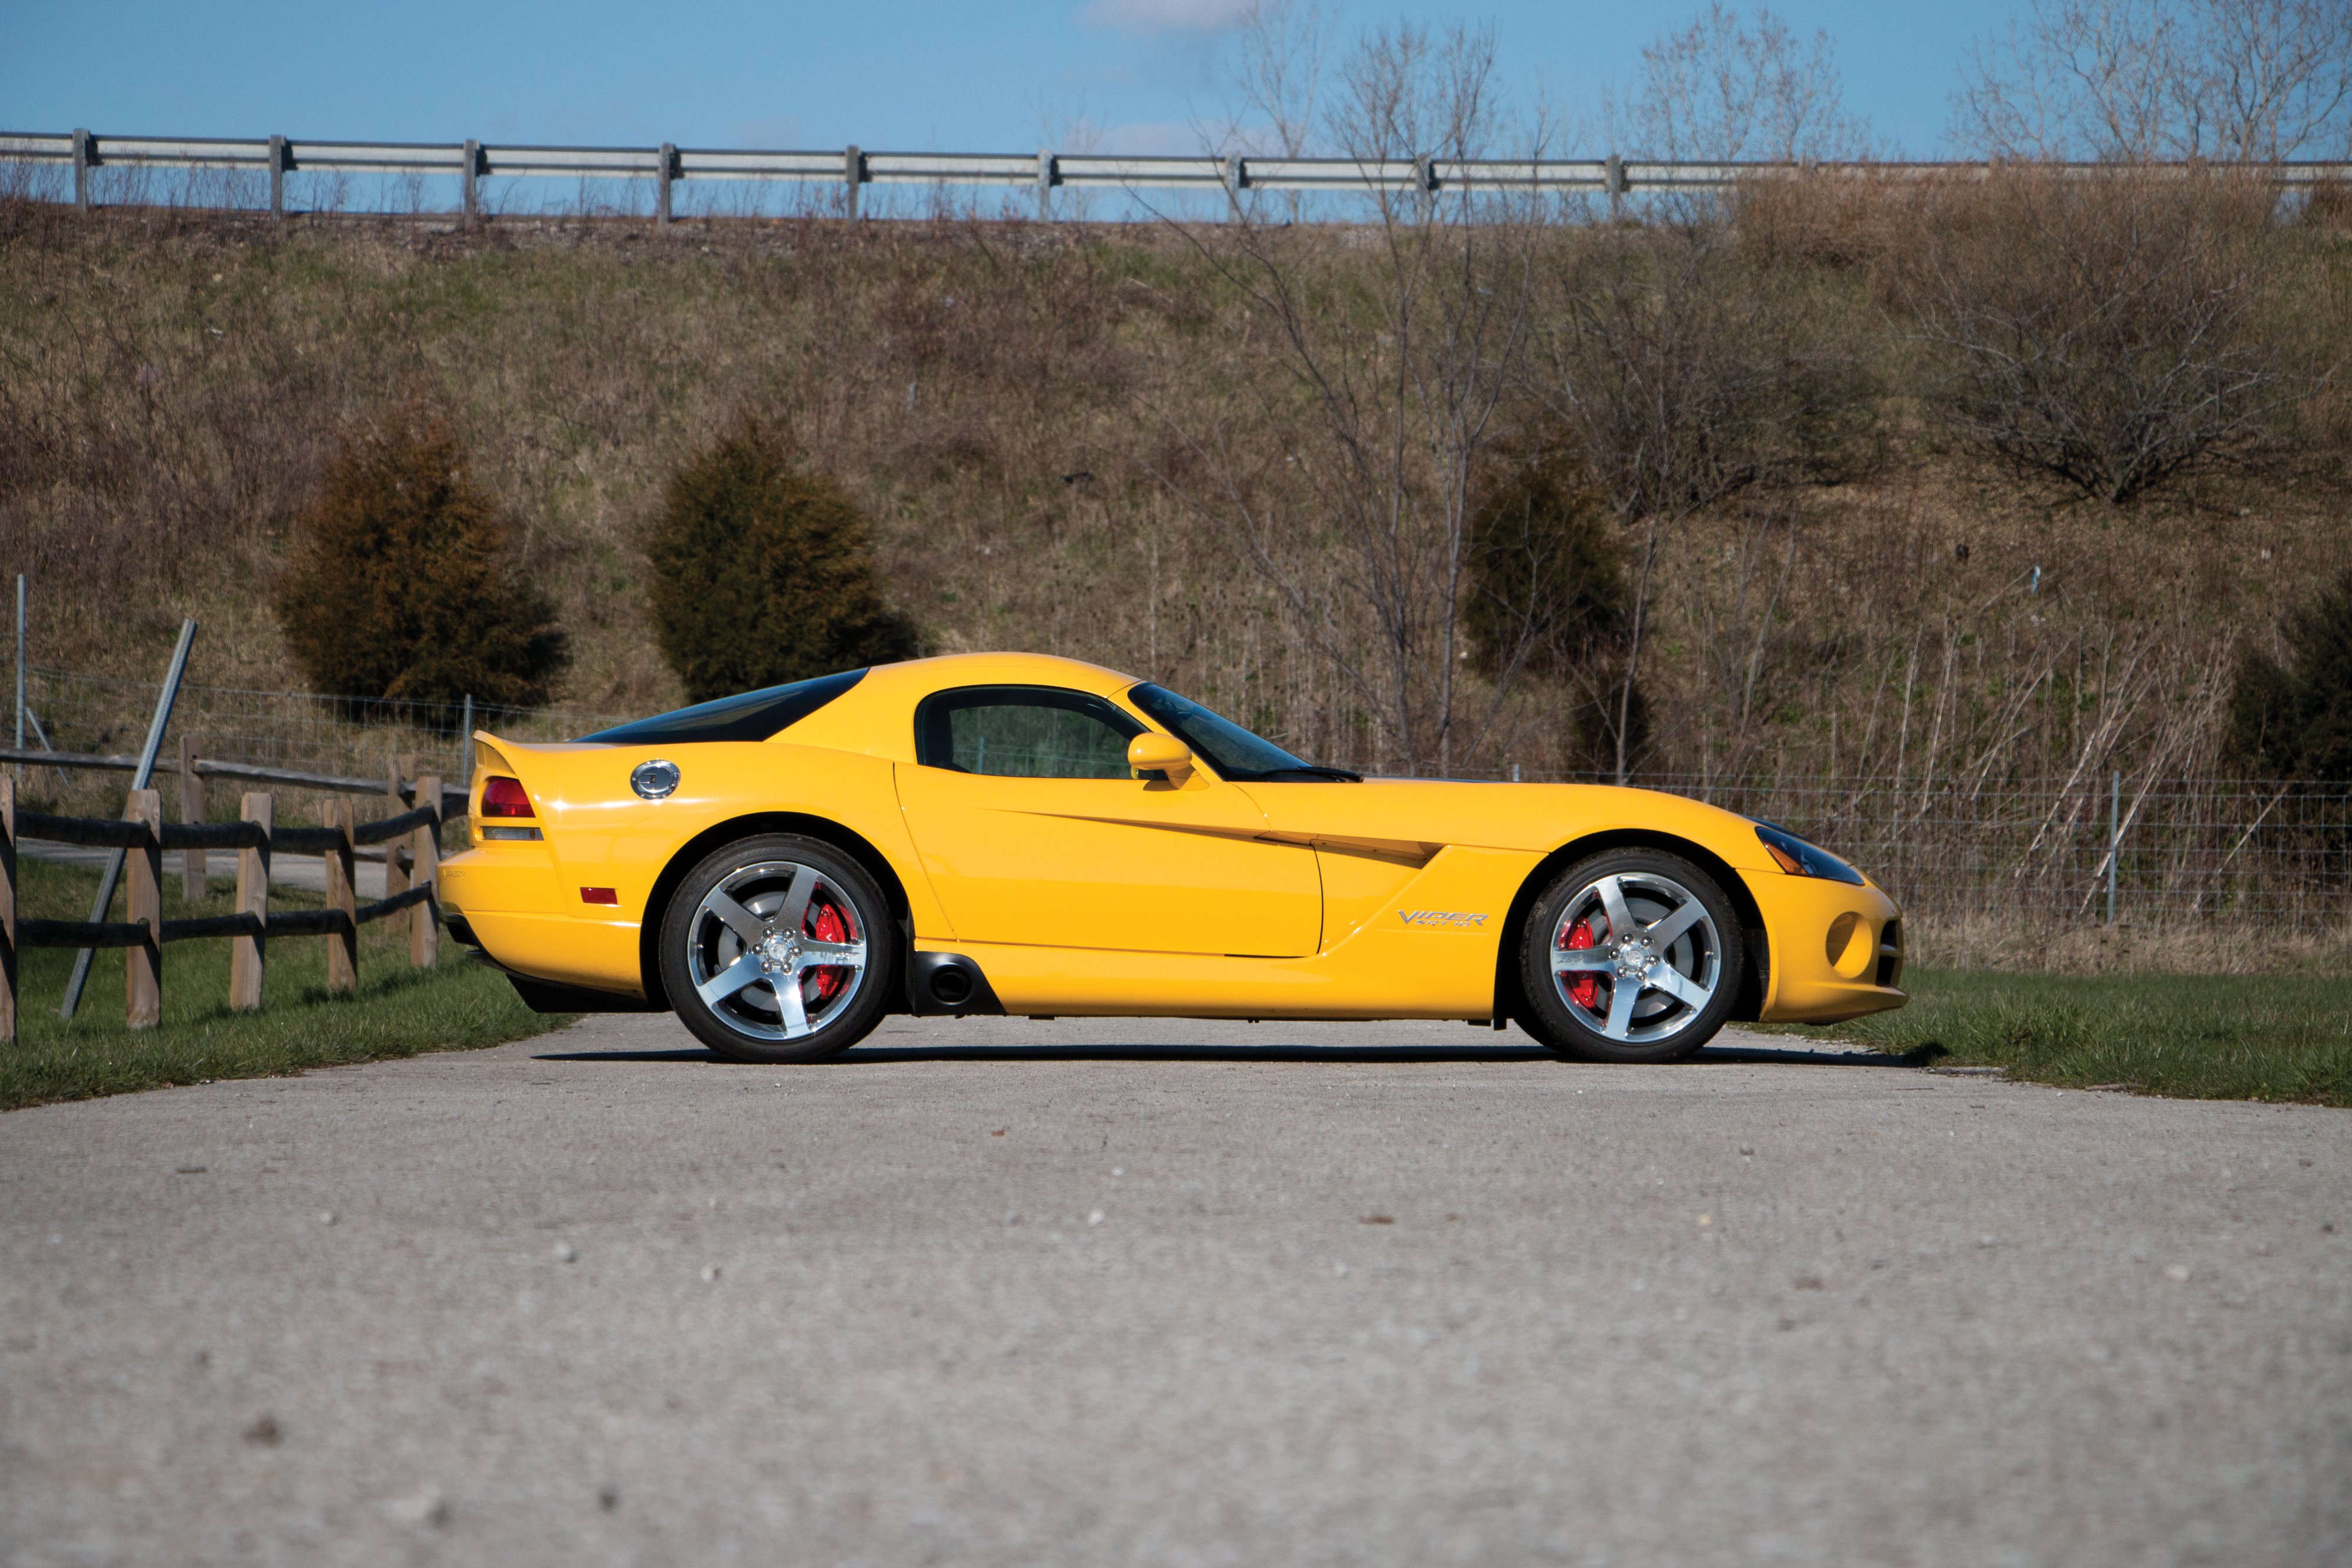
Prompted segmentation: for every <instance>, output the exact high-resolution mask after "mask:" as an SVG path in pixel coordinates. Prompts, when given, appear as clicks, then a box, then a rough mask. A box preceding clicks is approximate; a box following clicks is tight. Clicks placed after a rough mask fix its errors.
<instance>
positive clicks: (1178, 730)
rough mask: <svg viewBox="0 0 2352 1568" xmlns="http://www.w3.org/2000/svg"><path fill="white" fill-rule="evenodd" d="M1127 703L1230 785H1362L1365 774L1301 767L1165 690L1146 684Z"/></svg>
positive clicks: (1308, 764) (1270, 745) (1132, 691)
mask: <svg viewBox="0 0 2352 1568" xmlns="http://www.w3.org/2000/svg"><path fill="white" fill-rule="evenodd" d="M1127 697H1128V700H1129V702H1131V703H1133V704H1134V705H1135V706H1137V707H1139V708H1141V709H1142V710H1143V711H1144V712H1145V713H1147V714H1149V715H1150V716H1152V717H1153V718H1156V719H1158V720H1159V721H1160V723H1161V724H1164V725H1166V726H1167V727H1168V729H1169V733H1171V734H1172V735H1173V736H1175V737H1176V738H1177V739H1179V740H1181V741H1182V742H1183V743H1184V744H1185V745H1187V746H1189V747H1192V750H1193V751H1194V752H1195V753H1197V754H1198V755H1200V756H1202V757H1204V758H1208V760H1209V765H1210V766H1211V767H1213V768H1215V769H1216V770H1217V772H1218V774H1219V775H1220V776H1222V777H1223V778H1226V779H1276V780H1279V779H1343V780H1346V781H1348V782H1351V783H1360V782H1361V781H1362V776H1361V775H1360V774H1356V773H1350V772H1349V771H1348V770H1347V769H1346V768H1318V767H1317V766H1316V765H1315V764H1314V763H1312V762H1306V761H1302V760H1301V759H1299V758H1296V757H1293V756H1292V755H1291V754H1290V753H1289V752H1287V751H1285V750H1283V749H1282V747H1279V746H1276V745H1275V744H1274V742H1272V741H1270V740H1263V739H1260V738H1259V737H1256V736H1255V735H1252V734H1251V733H1250V732H1249V731H1248V730H1245V729H1244V728H1243V727H1241V726H1240V725H1237V724H1235V723H1234V721H1233V720H1232V719H1229V718H1225V717H1223V716H1220V715H1217V714H1213V713H1211V712H1210V711H1209V710H1208V709H1207V708H1204V707H1202V706H1201V705H1200V704H1199V703H1196V702H1193V701H1191V700H1190V699H1188V698H1185V697H1180V696H1178V695H1176V694H1175V693H1174V692H1171V691H1170V690H1168V689H1167V688H1166V687H1165V686H1155V685H1151V684H1150V682H1148V681H1147V682H1145V683H1144V684H1143V685H1139V686H1131V687H1129V689H1128V694H1127Z"/></svg>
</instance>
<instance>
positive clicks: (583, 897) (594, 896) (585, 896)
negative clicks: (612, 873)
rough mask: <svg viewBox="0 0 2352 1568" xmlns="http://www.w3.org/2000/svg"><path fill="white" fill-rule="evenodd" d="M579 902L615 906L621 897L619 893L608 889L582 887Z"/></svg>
mask: <svg viewBox="0 0 2352 1568" xmlns="http://www.w3.org/2000/svg"><path fill="white" fill-rule="evenodd" d="M580 902H581V903H583V904H619V903H620V902H621V895H620V894H619V893H617V892H615V891H614V889H612V888H609V887H583V888H582V889H581V890H580Z"/></svg>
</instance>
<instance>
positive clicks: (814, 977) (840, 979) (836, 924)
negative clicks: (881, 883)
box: [801, 899, 849, 1007]
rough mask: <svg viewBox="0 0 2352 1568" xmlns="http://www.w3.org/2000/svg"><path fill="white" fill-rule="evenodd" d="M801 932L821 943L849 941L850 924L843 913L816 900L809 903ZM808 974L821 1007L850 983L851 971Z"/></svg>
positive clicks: (833, 969)
mask: <svg viewBox="0 0 2352 1568" xmlns="http://www.w3.org/2000/svg"><path fill="white" fill-rule="evenodd" d="M801 930H802V932H803V935H805V936H814V937H815V938H816V939H817V940H818V941H820V942H846V941H848V940H849V923H848V922H847V921H845V920H844V919H842V917H841V911H840V910H838V909H835V907H834V906H833V905H832V904H823V903H819V902H817V901H815V900H814V899H812V900H811V901H810V902H809V912H808V918H807V919H806V920H804V921H803V922H802V923H801ZM808 974H809V979H810V982H811V983H812V984H814V986H815V987H816V1000H817V1004H818V1005H819V1006H820V1007H821V1006H823V1005H824V1003H826V1002H829V1001H831V1000H832V999H833V995H834V993H835V991H838V990H839V989H841V988H842V987H843V986H845V985H846V984H848V983H849V971H848V970H846V969H843V968H838V967H835V968H829V969H811V970H810V971H809V972H808Z"/></svg>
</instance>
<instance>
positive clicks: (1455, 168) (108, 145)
mask: <svg viewBox="0 0 2352 1568" xmlns="http://www.w3.org/2000/svg"><path fill="white" fill-rule="evenodd" d="M0 162H17V163H24V164H55V165H67V166H69V167H70V168H71V169H72V170H73V176H74V202H75V204H76V205H78V206H79V207H81V208H83V209H85V210H87V209H89V207H90V206H91V205H93V204H94V200H95V197H94V193H93V191H92V188H91V187H92V183H91V180H90V178H89V176H90V173H91V172H92V171H94V170H98V169H101V168H107V167H112V166H123V167H130V168H168V169H231V170H236V169H251V170H259V171H263V172H267V173H268V176H269V206H270V211H271V212H272V213H275V214H279V215H281V216H282V215H283V214H284V213H285V211H286V193H285V176H286V175H287V174H289V173H293V172H326V173H339V172H340V173H354V172H356V173H390V174H435V175H445V176H451V177H455V178H457V179H458V180H459V181H460V182H461V185H462V199H463V211H464V215H465V216H466V218H467V220H468V221H472V220H474V219H475V218H478V216H479V215H480V210H481V198H480V183H481V182H482V181H483V180H484V179H486V178H488V177H491V176H493V175H498V176H521V177H531V176H540V177H544V176H551V175H553V176H563V177H576V178H583V179H622V180H651V181H653V182H655V183H656V195H655V212H654V215H655V219H656V222H659V223H667V222H669V221H670V218H671V211H672V209H671V191H672V188H673V187H674V186H675V185H676V184H677V183H679V182H681V181H709V180H755V181H792V182H798V183H808V184H835V185H839V186H841V187H843V188H844V190H845V193H846V205H847V208H848V211H849V214H850V215H851V216H853V217H854V216H856V214H857V197H858V192H859V190H860V188H861V187H863V186H866V185H871V184H930V185H969V186H998V187H1011V188H1024V187H1026V188H1033V189H1034V191H1035V192H1036V195H1037V204H1038V215H1039V216H1040V217H1050V216H1051V215H1052V195H1053V193H1054V191H1055V189H1057V188H1070V189H1076V190H1087V189H1096V190H1125V191H1137V190H1204V191H1206V190H1214V191H1223V193H1225V194H1226V196H1227V198H1228V199H1229V200H1230V201H1231V202H1233V203H1234V204H1235V206H1236V207H1238V205H1239V203H1240V200H1241V195H1242V193H1244V192H1245V191H1271V192H1300V193H1304V192H1323V193H1354V194H1370V195H1388V196H1396V195H1406V194H1412V195H1419V196H1423V197H1426V196H1430V195H1434V194H1435V193H1440V192H1475V193H1514V192H1516V193H1541V194H1560V193H1578V192H1589V193H1601V194H1606V195H1607V196H1609V197H1610V198H1611V199H1612V202H1616V201H1620V200H1622V198H1623V197H1624V196H1625V195H1626V194H1627V193H1631V192H1636V191H1641V192H1671V191H1693V190H1721V189H1725V188H1727V187H1730V186H1734V185H1738V184H1740V183H1745V182H1748V181H1753V180H1765V179H1789V178H1796V177H1802V176H1820V175H1832V176H1835V175H1869V176H1873V177H1878V178H1898V179H1917V178H1936V177H1944V178H1949V177H1954V176H1970V175H1981V174H1983V173H1985V172H1989V171H1990V170H1991V169H1992V168H1994V167H1996V165H1994V164H1990V163H1984V162H1669V161H1663V160H1654V159H1633V158H1622V157H1619V156H1616V155H1614V154H1612V155H1611V156H1608V157H1605V158H1559V159H1552V158H1545V159H1527V158H1517V159H1512V158H1503V159H1462V158H1437V157H1426V158H1412V159H1377V160H1363V159H1355V158H1260V157H1253V156H1248V155H1233V156H1216V155H1202V156H1199V157H1106V156H1098V155H1096V154H1093V153H1076V152H1051V151H1040V152H1034V153H1026V152H1022V153H993V152H867V151H866V150H865V149H863V148H859V147H855V146H852V147H845V148H842V149H840V150H838V151H833V150H824V151H807V152H752V151H738V150H734V149H730V148H718V147H680V146H677V144H676V143H674V142H667V141H665V142H663V143H661V144H660V145H659V146H657V147H531V146H508V145H505V144H502V143H501V144H492V143H489V142H484V141H448V142H404V141H403V142H395V141H296V140H294V139H293V138H291V137H286V136H268V137H261V138H257V139H254V140H249V141H237V140H233V139H227V138H217V137H186V136H179V137H164V136H105V137H100V136H98V135H96V134H94V133H92V132H90V131H69V132H55V133H52V132H11V131H0ZM2164 166H2165V167H2173V168H2180V169H2184V170H2185V169H2187V168H2189V167H2191V165H2189V164H2168V165H2164ZM2049 167H2052V168H2054V169H2056V170H2058V171H2060V172H2064V173H2069V174H2085V175H2088V174H2097V173H2101V172H2108V171H2111V170H2112V169H2113V168H2114V167H2115V166H2114V165H2112V164H2102V163H2062V164H2054V165H2049ZM2258 172H2260V173H2261V174H2263V176H2264V177H2265V178H2267V179H2269V180H2271V181H2272V182H2273V183H2276V184H2279V185H2282V186H2286V187H2306V186H2313V185H2320V184H2327V183H2336V182H2342V181H2347V180H2352V162H2344V161H2297V162H2278V163H2271V164H2265V165H2262V166H2261V167H2260V169H2259V171H2258Z"/></svg>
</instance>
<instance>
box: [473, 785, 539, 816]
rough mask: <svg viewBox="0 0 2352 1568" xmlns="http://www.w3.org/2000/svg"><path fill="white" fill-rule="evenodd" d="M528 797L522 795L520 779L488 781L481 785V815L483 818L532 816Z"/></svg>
mask: <svg viewBox="0 0 2352 1568" xmlns="http://www.w3.org/2000/svg"><path fill="white" fill-rule="evenodd" d="M532 814H533V813H532V811H531V809H530V796H529V795H527V794H525V793H523V788H522V780H521V779H485V780H483V783H482V815H483V816H485V817H528V816H530V815H532Z"/></svg>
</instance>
